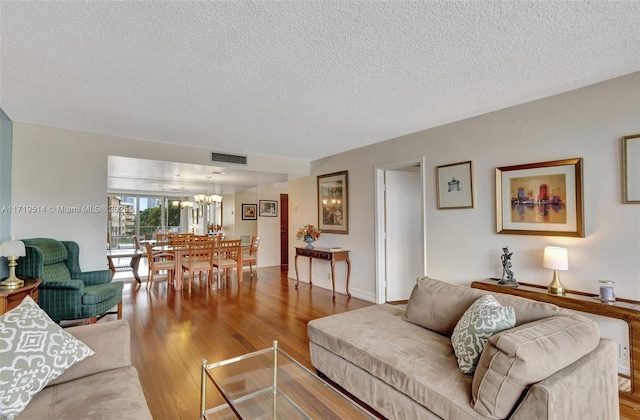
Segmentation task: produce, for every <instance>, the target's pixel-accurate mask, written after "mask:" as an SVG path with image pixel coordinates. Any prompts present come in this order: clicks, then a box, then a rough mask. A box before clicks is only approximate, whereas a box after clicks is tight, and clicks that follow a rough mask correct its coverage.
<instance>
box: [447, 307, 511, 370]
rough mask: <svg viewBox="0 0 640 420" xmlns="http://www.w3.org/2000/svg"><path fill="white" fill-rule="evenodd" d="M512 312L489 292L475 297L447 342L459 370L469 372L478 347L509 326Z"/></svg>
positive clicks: (477, 356)
mask: <svg viewBox="0 0 640 420" xmlns="http://www.w3.org/2000/svg"><path fill="white" fill-rule="evenodd" d="M515 324H516V314H515V312H514V310H513V308H512V307H511V306H507V307H505V306H502V305H500V304H499V303H498V301H497V300H496V299H495V298H494V297H493V296H491V295H484V296H481V297H479V298H478V300H476V301H475V302H473V304H472V305H471V306H469V308H468V309H467V310H466V311H465V312H464V315H462V317H461V318H460V320H459V321H458V323H457V324H456V327H455V329H454V330H453V334H452V335H451V345H452V346H453V351H454V353H455V354H456V357H457V358H458V366H459V367H460V371H461V372H462V373H464V374H467V375H472V374H473V372H475V371H476V365H477V364H478V360H480V355H481V354H482V349H483V348H484V345H485V343H486V342H487V340H488V339H489V337H491V336H492V335H494V334H496V333H499V332H500V331H504V330H506V329H508V328H513V327H514V326H515Z"/></svg>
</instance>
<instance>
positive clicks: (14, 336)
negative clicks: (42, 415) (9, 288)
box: [0, 296, 94, 420]
mask: <svg viewBox="0 0 640 420" xmlns="http://www.w3.org/2000/svg"><path fill="white" fill-rule="evenodd" d="M93 354H94V351H93V350H91V349H90V348H89V347H88V346H87V345H86V344H84V343H83V342H82V341H80V340H78V339H77V338H75V337H74V336H73V335H71V334H69V333H68V332H66V331H64V330H63V329H62V328H60V327H59V326H58V325H57V324H56V323H55V322H53V321H52V320H51V318H49V316H47V314H46V313H45V312H44V311H43V310H42V309H40V307H39V306H38V304H37V303H36V302H35V301H34V300H33V299H31V298H30V297H29V296H27V297H25V298H24V299H23V301H22V302H21V303H20V305H18V306H17V307H16V308H14V309H12V310H10V311H8V312H7V313H5V314H3V315H1V316H0V419H2V420H4V419H7V420H12V419H13V418H14V417H15V416H17V415H18V414H20V412H22V410H24V409H25V408H26V407H27V405H28V404H29V402H30V401H31V399H32V398H33V396H34V395H36V394H37V393H38V392H40V391H41V390H42V389H43V388H44V387H45V386H47V384H48V383H49V382H50V381H52V380H54V379H55V378H57V377H58V376H60V375H62V374H63V373H64V371H65V370H67V369H69V368H70V367H71V366H73V365H75V364H76V363H78V362H80V361H81V360H84V359H86V358H87V357H89V356H91V355H93Z"/></svg>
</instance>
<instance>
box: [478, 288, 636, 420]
mask: <svg viewBox="0 0 640 420" xmlns="http://www.w3.org/2000/svg"><path fill="white" fill-rule="evenodd" d="M496 280H498V279H491V280H486V281H474V282H473V283H471V287H472V288H475V289H482V290H488V291H490V292H496V293H505V294H509V295H515V296H521V297H524V298H528V299H532V300H537V301H541V302H547V303H552V304H554V305H557V306H560V307H562V308H567V309H572V310H574V311H580V312H586V313H590V314H595V315H600V316H604V317H609V318H616V319H620V320H622V321H624V322H626V323H627V325H628V327H629V355H630V356H631V357H630V358H629V372H630V377H629V378H628V380H626V381H628V382H629V385H628V386H626V387H621V389H620V404H624V405H627V406H629V407H632V408H634V409H640V302H638V301H636V300H631V299H622V298H616V301H615V302H606V303H605V302H601V301H600V300H599V299H598V295H597V294H593V293H585V292H578V291H575V290H567V294H566V296H557V295H551V294H549V293H547V286H542V285H539V284H531V283H520V285H519V286H518V287H509V286H501V285H499V284H497V282H496ZM623 378H625V377H623ZM623 382H625V380H624V379H623ZM625 388H626V389H625Z"/></svg>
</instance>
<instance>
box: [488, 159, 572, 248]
mask: <svg viewBox="0 0 640 420" xmlns="http://www.w3.org/2000/svg"><path fill="white" fill-rule="evenodd" d="M496 221H497V223H496V224H497V226H496V227H497V232H498V233H511V234H519V235H549V236H576V237H581V238H582V237H584V219H583V217H582V158H575V159H565V160H554V161H551V162H541V163H529V164H526V165H516V166H503V167H500V168H496Z"/></svg>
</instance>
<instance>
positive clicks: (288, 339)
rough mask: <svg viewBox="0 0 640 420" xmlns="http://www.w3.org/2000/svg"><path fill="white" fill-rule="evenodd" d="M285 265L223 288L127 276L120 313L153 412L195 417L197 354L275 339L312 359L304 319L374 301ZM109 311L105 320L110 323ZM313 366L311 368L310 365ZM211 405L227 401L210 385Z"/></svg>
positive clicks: (222, 354)
mask: <svg viewBox="0 0 640 420" xmlns="http://www.w3.org/2000/svg"><path fill="white" fill-rule="evenodd" d="M286 274H287V273H286V271H284V272H281V270H280V267H270V268H261V269H260V270H259V280H255V279H252V278H251V277H250V276H249V273H248V271H247V273H246V274H245V276H244V282H243V284H242V286H241V287H240V288H239V287H238V284H237V281H236V280H235V276H234V280H233V282H231V281H227V283H226V285H225V286H224V287H222V288H221V289H219V290H211V289H210V288H209V287H206V286H205V284H204V283H203V284H202V285H200V284H199V282H198V281H196V282H194V285H193V290H192V293H191V295H189V294H188V293H187V290H186V289H185V290H182V291H180V292H175V291H173V290H171V289H169V290H167V282H166V281H164V280H161V281H156V279H154V282H153V287H152V289H151V292H150V293H147V285H146V283H145V282H144V280H145V279H144V277H143V283H142V285H135V284H134V283H127V284H126V285H125V289H124V292H123V318H125V319H127V320H128V321H129V323H130V325H131V330H132V337H131V357H132V360H133V364H134V366H135V367H136V368H137V369H138V374H139V376H140V380H141V382H142V387H143V389H144V393H145V396H146V399H147V403H148V405H149V407H150V409H151V413H152V415H153V418H154V419H156V420H161V419H189V420H193V419H196V418H198V415H199V412H200V406H199V404H200V402H199V401H200V399H199V398H200V361H201V360H202V359H203V358H205V359H207V360H208V361H209V363H213V362H215V361H220V360H224V359H228V358H230V357H235V356H239V355H241V354H245V353H249V352H252V351H255V350H259V349H263V348H266V347H270V346H271V345H272V342H273V340H278V341H279V347H280V348H281V349H282V350H284V351H286V352H287V353H288V354H289V355H291V356H292V357H293V358H295V359H296V360H298V361H299V362H300V363H302V364H303V365H304V366H306V367H307V368H309V369H312V366H311V362H310V358H309V342H308V339H307V330H306V328H307V322H308V321H310V320H312V319H315V318H319V317H322V316H326V315H330V314H334V313H339V312H344V311H347V310H352V309H357V308H362V307H365V306H369V305H371V303H370V302H366V301H363V300H360V299H356V298H351V299H348V298H347V296H346V295H343V294H337V295H336V302H335V303H334V302H332V300H331V291H329V290H326V289H322V288H320V287H309V285H308V284H306V283H301V284H300V288H299V290H296V289H295V287H294V286H295V281H294V280H292V279H288V278H287V276H286ZM112 318H113V316H112V315H110V316H108V317H106V318H105V319H103V320H101V321H100V322H108V321H109V320H110V319H112ZM312 370H313V369H312ZM208 389H209V391H210V392H208V393H207V406H208V407H212V406H215V405H218V404H221V403H223V400H222V398H221V397H220V396H219V395H218V394H217V392H216V391H215V389H214V387H213V386H210V387H208Z"/></svg>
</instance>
